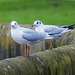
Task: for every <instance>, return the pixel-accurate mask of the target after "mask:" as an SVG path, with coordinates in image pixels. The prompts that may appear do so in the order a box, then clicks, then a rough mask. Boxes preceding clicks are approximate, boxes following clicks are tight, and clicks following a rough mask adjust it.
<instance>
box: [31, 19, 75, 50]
mask: <svg viewBox="0 0 75 75" xmlns="http://www.w3.org/2000/svg"><path fill="white" fill-rule="evenodd" d="M32 27H35V31H37V32H45V33H47V34H48V35H50V36H51V37H57V38H59V37H62V36H63V35H65V33H67V32H69V31H72V30H73V28H75V25H71V26H54V25H44V24H43V23H42V22H41V21H40V20H36V21H35V22H34V25H32ZM55 39H56V38H55ZM49 49H52V40H51V41H50V48H49Z"/></svg>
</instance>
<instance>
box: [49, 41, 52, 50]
mask: <svg viewBox="0 0 75 75" xmlns="http://www.w3.org/2000/svg"><path fill="white" fill-rule="evenodd" d="M49 49H50V50H51V49H52V40H51V41H50V48H49Z"/></svg>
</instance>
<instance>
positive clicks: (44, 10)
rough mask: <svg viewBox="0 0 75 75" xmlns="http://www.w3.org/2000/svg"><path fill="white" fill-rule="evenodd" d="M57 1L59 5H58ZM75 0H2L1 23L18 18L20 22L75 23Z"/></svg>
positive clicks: (0, 5)
mask: <svg viewBox="0 0 75 75" xmlns="http://www.w3.org/2000/svg"><path fill="white" fill-rule="evenodd" d="M56 3H57V5H56ZM74 19H75V1H59V2H57V1H56V2H55V1H46V0H32V1H31V0H7V1H5V0H0V23H10V22H11V21H12V20H16V21H17V22H18V23H19V24H33V23H34V21H35V20H41V21H42V22H43V23H44V24H54V25H71V24H75V20H74Z"/></svg>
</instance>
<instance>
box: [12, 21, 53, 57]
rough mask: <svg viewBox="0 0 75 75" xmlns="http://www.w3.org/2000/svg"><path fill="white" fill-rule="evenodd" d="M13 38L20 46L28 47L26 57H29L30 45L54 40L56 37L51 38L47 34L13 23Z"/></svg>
mask: <svg viewBox="0 0 75 75" xmlns="http://www.w3.org/2000/svg"><path fill="white" fill-rule="evenodd" d="M11 37H12V38H13V40H14V41H15V42H17V43H18V44H22V45H26V52H25V55H24V56H29V50H30V45H32V44H36V43H38V42H40V41H42V40H47V39H54V37H50V35H48V34H46V33H43V32H37V31H35V30H32V29H28V28H23V27H20V26H19V25H18V23H17V22H16V21H12V22H11ZM27 45H28V52H27Z"/></svg>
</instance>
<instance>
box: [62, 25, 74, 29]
mask: <svg viewBox="0 0 75 75" xmlns="http://www.w3.org/2000/svg"><path fill="white" fill-rule="evenodd" d="M62 28H69V29H74V28H75V24H74V25H71V26H63V27H62Z"/></svg>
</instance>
